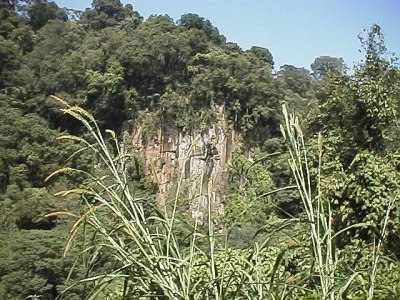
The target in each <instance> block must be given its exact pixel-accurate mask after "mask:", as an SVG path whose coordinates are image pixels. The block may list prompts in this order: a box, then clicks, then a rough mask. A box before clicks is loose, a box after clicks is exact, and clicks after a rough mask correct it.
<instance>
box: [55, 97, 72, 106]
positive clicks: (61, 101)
mask: <svg viewBox="0 0 400 300" xmlns="http://www.w3.org/2000/svg"><path fill="white" fill-rule="evenodd" d="M50 98H51V99H53V100H54V101H55V102H57V103H58V104H60V105H61V106H64V107H71V106H70V105H69V104H68V103H67V102H66V101H64V100H63V99H61V98H59V97H57V96H54V95H50Z"/></svg>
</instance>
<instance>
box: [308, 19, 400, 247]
mask: <svg viewBox="0 0 400 300" xmlns="http://www.w3.org/2000/svg"><path fill="white" fill-rule="evenodd" d="M365 33H366V34H367V36H366V38H362V39H361V41H362V47H363V48H364V50H365V61H364V62H363V63H362V64H360V65H359V66H358V67H357V68H356V70H355V73H354V74H353V75H346V74H340V73H334V72H331V73H329V74H327V76H326V78H325V80H323V81H322V84H321V85H320V88H321V91H319V92H318V93H317V98H318V108H317V111H316V112H314V118H313V120H312V121H311V123H310V127H309V130H310V131H312V132H313V133H314V134H316V133H317V132H321V133H322V134H323V135H324V155H323V164H322V170H321V174H322V176H323V177H322V179H321V182H322V185H321V190H322V191H324V196H325V197H327V198H328V199H329V201H330V203H334V206H335V207H336V208H337V220H338V222H337V224H336V225H337V230H340V229H342V228H345V227H347V226H349V225H352V224H355V223H368V224H370V225H371V227H368V228H364V229H361V228H353V229H351V230H348V234H347V237H344V238H343V239H342V240H341V241H340V242H341V244H342V246H343V245H344V244H346V243H349V242H352V241H353V242H357V241H358V242H359V241H367V242H371V241H372V239H373V237H374V235H375V233H374V232H375V231H376V232H379V230H380V229H381V223H380V220H382V219H383V218H384V216H385V213H386V209H387V207H388V203H389V202H390V201H391V199H392V198H393V197H394V196H395V195H396V194H397V193H398V192H399V190H400V180H399V178H398V175H397V172H396V169H398V167H399V162H398V160H397V158H396V157H397V155H398V149H399V142H398V139H396V138H394V135H395V134H397V130H396V117H397V112H398V107H399V104H400V80H399V79H400V70H399V69H398V68H397V67H396V65H394V64H393V63H391V62H390V61H388V60H386V59H385V57H384V55H385V51H386V48H385V47H384V43H383V35H382V33H381V30H380V27H379V26H377V25H373V26H372V27H371V28H370V30H368V31H365ZM332 120H334V121H332ZM394 210H396V209H394ZM390 224H391V226H393V227H390V229H389V236H390V242H389V244H390V245H392V246H393V247H395V246H394V245H398V243H399V239H398V237H396V234H395V232H396V230H398V229H399V227H400V222H399V220H398V212H397V211H395V212H393V217H392V218H391V220H390ZM374 228H375V229H374ZM389 247H390V246H389ZM392 249H395V248H392Z"/></svg>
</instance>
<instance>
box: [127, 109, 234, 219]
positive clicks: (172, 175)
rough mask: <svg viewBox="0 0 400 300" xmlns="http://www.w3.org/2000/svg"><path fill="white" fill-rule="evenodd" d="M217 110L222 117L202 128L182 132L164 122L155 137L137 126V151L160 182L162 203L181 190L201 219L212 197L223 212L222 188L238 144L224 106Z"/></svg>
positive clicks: (135, 131)
mask: <svg viewBox="0 0 400 300" xmlns="http://www.w3.org/2000/svg"><path fill="white" fill-rule="evenodd" d="M215 110H216V111H215V114H216V116H217V118H216V119H217V120H218V121H217V122H215V123H214V124H211V125H210V126H209V127H208V128H206V129H204V130H201V131H200V130H191V131H188V132H182V131H181V130H179V129H178V128H177V127H176V126H175V125H171V124H164V125H163V126H162V127H161V128H159V129H158V131H157V134H156V135H155V136H153V137H151V136H145V135H144V134H143V133H142V128H141V127H140V126H137V125H136V126H134V128H133V145H134V147H135V152H137V153H138V154H139V156H140V157H141V158H142V159H143V160H144V164H145V166H146V170H147V171H146V172H147V174H146V175H147V176H148V177H150V178H151V180H152V181H153V182H154V183H156V184H157V185H158V195H157V200H158V203H159V205H161V206H162V205H164V204H165V202H166V200H167V198H168V197H169V199H170V200H171V198H172V199H173V198H174V197H175V193H176V191H177V190H178V191H180V192H181V196H182V197H185V198H188V199H189V209H190V212H191V214H192V216H193V218H196V219H199V220H202V219H203V218H204V217H205V216H206V215H205V213H206V212H207V208H208V205H209V201H210V205H211V208H212V209H213V210H214V211H216V212H217V213H219V214H223V212H224V196H223V195H222V191H221V189H222V186H223V182H224V178H225V174H226V168H227V165H228V163H229V162H230V160H231V158H232V152H233V150H234V149H235V147H236V145H237V134H236V132H235V131H233V130H232V129H230V128H229V126H228V123H227V120H226V117H225V111H224V108H223V107H217V108H216V109H215ZM178 197H180V196H179V195H178Z"/></svg>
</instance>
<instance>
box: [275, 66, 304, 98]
mask: <svg viewBox="0 0 400 300" xmlns="http://www.w3.org/2000/svg"><path fill="white" fill-rule="evenodd" d="M278 78H282V79H283V81H284V82H285V83H286V85H287V87H288V88H289V89H291V90H292V91H293V92H295V93H297V94H299V95H301V96H303V97H304V96H305V95H306V93H307V92H308V91H309V90H310V87H311V76H310V71H308V70H307V69H304V68H297V67H295V66H292V65H284V66H281V67H280V70H279V71H278Z"/></svg>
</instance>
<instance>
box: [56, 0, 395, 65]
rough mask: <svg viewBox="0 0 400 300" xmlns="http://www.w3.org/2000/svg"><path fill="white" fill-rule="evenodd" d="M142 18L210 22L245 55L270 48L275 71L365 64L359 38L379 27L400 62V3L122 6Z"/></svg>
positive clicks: (165, 1) (312, 0)
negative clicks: (322, 60) (193, 16)
mask: <svg viewBox="0 0 400 300" xmlns="http://www.w3.org/2000/svg"><path fill="white" fill-rule="evenodd" d="M55 2H56V3H57V4H58V5H59V6H60V7H68V8H75V9H81V10H84V8H86V7H90V6H91V3H92V1H91V0H57V1H55ZM122 3H124V4H127V3H131V4H133V6H134V9H135V10H137V11H138V12H139V13H140V14H141V15H142V16H143V17H145V18H147V17H148V16H149V15H151V14H168V15H169V16H171V17H172V18H173V19H174V20H175V21H176V20H178V19H179V17H180V16H181V15H183V14H185V13H197V14H199V15H200V16H202V17H204V18H206V19H209V20H210V21H211V23H212V24H213V25H214V26H216V27H217V28H218V29H219V31H220V33H222V34H223V35H225V37H226V38H227V41H230V42H235V43H237V44H238V45H239V46H240V47H242V48H243V49H244V50H246V49H249V48H250V47H251V46H261V47H266V48H268V49H269V50H270V51H271V53H272V55H273V57H274V61H275V68H279V66H281V65H284V64H292V65H295V66H297V67H305V68H308V69H309V68H310V64H311V63H312V62H313V61H314V59H315V58H316V57H318V56H321V55H329V56H336V57H342V58H343V59H344V61H345V63H346V64H347V65H349V67H350V68H352V66H353V65H354V62H359V61H360V60H361V59H362V54H360V53H359V49H360V42H359V40H358V38H357V35H358V34H359V33H360V32H361V30H362V29H363V28H367V27H369V26H370V25H372V24H374V23H377V24H379V25H380V26H381V27H382V29H383V33H384V34H385V40H386V46H387V48H388V50H389V51H390V52H395V54H396V56H397V57H399V56H400V0H135V1H133V0H123V1H122Z"/></svg>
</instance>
